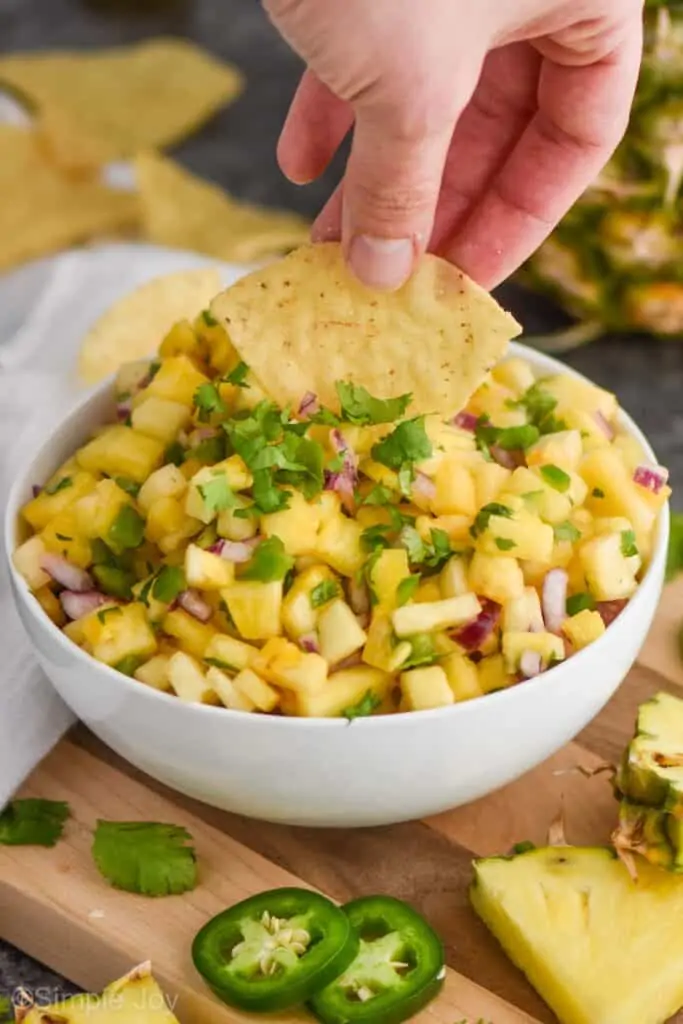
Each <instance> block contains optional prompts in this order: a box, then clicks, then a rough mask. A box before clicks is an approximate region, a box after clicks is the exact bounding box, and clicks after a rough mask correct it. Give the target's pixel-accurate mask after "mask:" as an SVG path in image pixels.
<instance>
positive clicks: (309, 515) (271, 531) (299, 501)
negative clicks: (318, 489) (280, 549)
mask: <svg viewBox="0 0 683 1024" xmlns="http://www.w3.org/2000/svg"><path fill="white" fill-rule="evenodd" d="M288 494H289V508H286V509H283V510H282V512H271V513H270V514H269V515H266V516H262V518H261V530H262V532H263V534H264V536H266V537H279V538H280V540H281V541H282V543H283V544H284V546H285V551H286V552H287V554H289V555H292V556H293V557H294V558H296V557H298V556H299V555H312V554H314V553H315V549H316V537H317V533H318V527H319V526H320V522H321V514H322V511H323V506H322V505H321V504H320V502H317V501H306V499H305V498H304V496H303V494H301V492H300V491H289V492H288Z"/></svg>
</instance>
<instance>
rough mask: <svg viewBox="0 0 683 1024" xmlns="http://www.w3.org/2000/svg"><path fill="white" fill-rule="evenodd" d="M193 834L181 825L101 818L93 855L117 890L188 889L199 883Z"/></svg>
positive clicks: (163, 891)
mask: <svg viewBox="0 0 683 1024" xmlns="http://www.w3.org/2000/svg"><path fill="white" fill-rule="evenodd" d="M191 844H192V836H191V835H190V833H189V832H188V831H187V830H186V829H184V828H182V827H181V826H179V825H165V824H160V823H158V822H149V821H102V820H100V821H98V822H97V827H96V829H95V836H94V839H93V845H92V854H93V859H94V861H95V864H96V865H97V867H98V869H99V871H100V874H101V875H102V876H103V878H105V879H106V880H107V881H108V882H109V884H110V885H112V886H113V887H114V888H115V889H123V890H125V891H126V892H134V893H138V894H139V895H141V896H170V895H179V894H180V893H183V892H189V891H190V890H192V889H194V888H195V886H196V884H197V863H196V854H195V851H194V847H193V846H192V845H191Z"/></svg>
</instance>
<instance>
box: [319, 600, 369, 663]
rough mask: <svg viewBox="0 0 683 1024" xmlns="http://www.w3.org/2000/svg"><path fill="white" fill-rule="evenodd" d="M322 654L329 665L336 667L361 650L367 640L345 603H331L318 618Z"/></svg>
mask: <svg viewBox="0 0 683 1024" xmlns="http://www.w3.org/2000/svg"><path fill="white" fill-rule="evenodd" d="M318 638H319V643H320V653H321V654H322V656H323V658H324V659H325V661H326V662H327V663H328V665H336V664H337V663H338V662H340V661H343V660H344V658H348V657H349V656H350V655H351V654H355V653H356V651H358V650H360V648H361V647H362V646H363V644H364V643H365V641H366V639H367V635H366V633H365V630H364V629H361V627H360V626H359V624H358V620H357V619H356V616H355V615H354V614H353V612H352V611H351V609H350V608H349V606H348V604H346V602H345V601H340V600H337V601H331V602H330V604H327V605H325V607H324V608H322V609H321V612H320V616H319V617H318Z"/></svg>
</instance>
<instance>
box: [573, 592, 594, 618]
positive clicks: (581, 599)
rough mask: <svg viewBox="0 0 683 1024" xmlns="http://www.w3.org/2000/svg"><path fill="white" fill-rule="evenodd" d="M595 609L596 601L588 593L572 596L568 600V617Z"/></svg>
mask: <svg viewBox="0 0 683 1024" xmlns="http://www.w3.org/2000/svg"><path fill="white" fill-rule="evenodd" d="M594 608H595V601H594V600H593V598H592V597H591V595H590V594H588V593H582V594H572V595H571V596H570V597H568V598H567V615H569V616H572V615H578V614H579V612H585V611H590V612H592V611H593V609H594Z"/></svg>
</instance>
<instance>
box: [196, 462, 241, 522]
mask: <svg viewBox="0 0 683 1024" xmlns="http://www.w3.org/2000/svg"><path fill="white" fill-rule="evenodd" d="M197 490H198V491H199V493H200V495H201V497H202V501H203V502H204V508H205V509H206V511H207V512H208V513H211V512H222V511H223V510H224V509H226V508H233V507H234V506H235V505H236V504H237V498H236V496H235V492H234V491H233V489H232V487H231V486H230V484H229V483H228V479H227V477H226V476H225V473H222V472H220V471H218V472H216V473H214V474H213V477H212V479H211V480H207V481H206V483H205V484H199V486H198V487H197Z"/></svg>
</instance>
